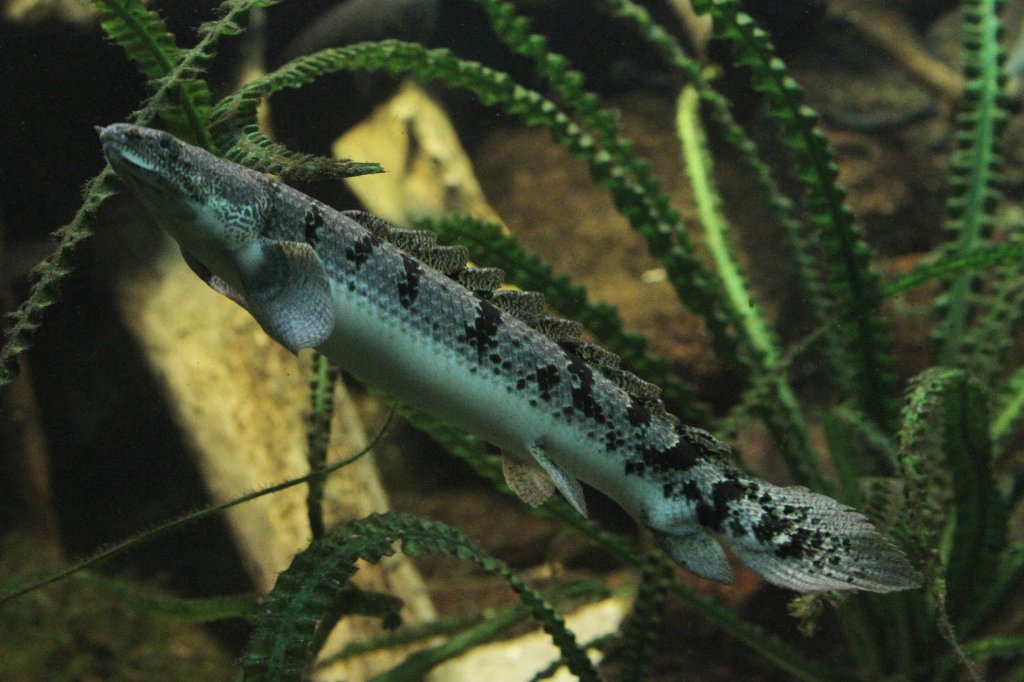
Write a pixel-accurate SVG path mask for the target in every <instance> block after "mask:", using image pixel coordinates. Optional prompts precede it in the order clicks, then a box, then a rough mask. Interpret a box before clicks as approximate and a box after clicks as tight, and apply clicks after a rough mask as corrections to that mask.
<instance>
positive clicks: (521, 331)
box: [97, 123, 919, 593]
mask: <svg viewBox="0 0 1024 682" xmlns="http://www.w3.org/2000/svg"><path fill="white" fill-rule="evenodd" d="M97 130H98V131H99V137H100V141H101V144H102V148H103V153H104V155H105V156H106V158H107V160H108V161H109V163H110V165H111V167H112V168H113V169H114V171H115V173H116V174H117V176H118V178H120V180H121V182H122V183H123V184H124V186H125V187H126V188H127V189H128V190H129V192H130V193H131V194H133V195H134V196H135V197H136V198H137V199H138V201H139V202H140V203H141V204H142V206H143V207H145V208H146V210H147V211H148V212H149V213H150V214H151V215H152V216H153V218H155V219H156V221H157V222H158V223H160V225H161V226H162V227H163V228H164V229H165V230H166V231H167V232H168V233H169V234H170V236H171V237H173V238H174V240H175V241H176V242H177V243H178V246H179V248H180V250H181V254H182V256H183V257H184V259H185V261H186V262H187V263H188V265H189V266H190V267H191V268H192V270H193V271H194V272H195V273H196V275H198V276H199V278H200V279H202V280H203V281H204V282H206V284H207V285H209V286H210V287H212V288H213V289H214V290H216V291H218V292H219V293H221V294H222V295H224V296H226V297H228V298H230V299H231V300H233V301H235V302H236V303H237V304H239V305H241V306H242V307H244V308H245V309H246V310H247V311H248V312H249V314H251V315H252V316H253V317H254V318H255V319H256V321H257V322H258V323H259V324H260V326H261V327H262V328H263V329H264V331H266V333H267V334H268V335H269V336H270V337H272V338H273V339H274V340H276V341H277V342H278V343H280V344H281V345H283V346H285V347H286V348H288V349H289V350H291V351H292V352H295V353H298V352H299V351H300V350H302V349H305V348H313V349H316V350H317V351H318V352H320V353H322V354H324V355H325V356H327V357H328V358H330V359H331V360H332V361H334V362H335V363H336V364H337V365H339V366H340V367H342V368H343V369H345V370H347V371H348V372H349V373H350V374H351V375H353V376H355V377H356V378H357V379H359V380H360V381H363V382H365V383H367V384H370V385H373V386H376V387H378V388H381V389H383V390H384V391H386V392H388V393H390V394H391V395H392V396H394V397H395V398H397V399H398V400H401V401H404V402H405V403H406V404H408V405H410V406H412V407H414V408H416V409H419V410H422V411H423V412H425V413H427V414H430V415H432V416H434V417H436V418H438V419H440V420H443V421H445V422H448V423H450V424H453V425H455V426H457V427H458V428H460V429H463V430H465V431H466V432H469V433H471V434H474V435H476V436H478V437H480V438H482V439H483V440H485V441H487V442H488V443H491V444H492V445H494V446H495V447H496V448H498V450H500V451H501V453H502V466H503V470H504V474H505V479H506V481H507V483H508V485H509V487H510V488H511V489H512V490H513V491H514V492H515V493H516V494H517V495H519V497H520V498H522V499H523V501H525V502H526V503H527V504H529V505H534V506H535V505H538V504H541V503H542V502H544V501H545V500H547V499H548V498H549V497H550V496H551V495H552V494H554V492H555V491H558V492H559V493H560V494H561V495H562V496H563V497H564V498H565V499H566V500H567V501H568V502H569V504H571V505H572V506H573V507H574V508H575V509H576V510H577V511H578V512H579V513H580V514H582V515H584V516H585V515H586V514H587V507H586V499H585V495H584V491H583V487H582V485H581V482H582V483H585V484H587V485H588V486H590V487H592V488H594V489H596V490H597V491H599V492H600V493H602V494H604V495H606V496H607V497H609V498H611V499H612V500H614V501H615V502H616V503H617V504H618V505H619V506H620V507H622V508H623V509H624V510H625V511H626V512H627V513H628V514H629V515H630V516H631V517H633V518H634V519H635V520H636V521H637V522H638V523H639V524H640V525H642V526H643V527H645V528H647V529H649V530H650V532H651V533H652V534H653V537H654V539H655V540H656V542H657V543H658V545H659V546H660V547H661V548H663V549H664V550H665V551H666V552H667V553H668V555H669V556H670V557H671V558H672V559H673V560H674V561H675V562H676V563H678V564H679V565H680V566H682V567H684V568H686V569H688V570H689V571H691V572H693V573H695V574H697V575H699V576H702V577H704V578H707V579H709V580H713V581H718V582H730V581H731V580H732V578H733V572H732V567H731V564H730V562H729V559H728V557H727V555H726V553H725V550H724V548H723V543H724V544H725V545H728V546H729V547H730V548H731V549H732V551H733V553H734V554H735V555H736V557H737V558H738V559H739V560H740V561H741V562H742V563H743V564H745V565H747V566H748V567H750V568H751V569H752V570H754V571H755V572H756V573H758V574H760V575H761V576H762V577H763V578H764V579H765V580H767V581H768V582H770V583H773V584H775V585H778V586H780V587H783V588H788V589H792V590H796V591H799V592H820V591H826V590H848V589H857V590H865V591H871V592H881V593H885V592H892V591H896V590H904V589H910V588H913V587H915V586H917V585H918V584H919V577H918V574H917V573H916V571H915V570H914V568H913V567H912V566H911V564H910V562H909V561H908V559H907V558H906V556H905V555H904V554H903V553H902V552H901V551H900V550H899V549H898V548H897V547H896V546H895V545H894V544H892V543H891V542H890V541H889V540H888V539H887V538H886V537H885V536H883V535H882V534H881V533H879V532H878V531H877V530H876V529H875V528H874V527H873V526H872V524H871V523H870V522H869V520H868V519H867V518H866V517H865V516H863V515H862V514H860V513H858V512H857V511H855V510H854V509H852V508H850V507H848V506H846V505H843V504H841V503H840V502H838V501H836V500H834V499H832V498H830V497H827V496H825V495H821V494H818V493H815V492H812V491H810V490H808V489H806V488H802V487H783V486H778V485H774V484H772V483H769V482H767V481H764V480H761V479H758V478H756V477H754V476H752V475H749V474H746V473H744V472H741V471H740V470H739V469H737V468H736V467H735V466H733V465H732V464H731V463H730V462H729V461H728V452H729V449H728V447H727V446H726V445H725V444H724V443H722V442H721V441H718V440H717V439H715V438H714V437H713V436H712V435H711V434H709V433H708V432H706V431H704V430H701V429H699V428H696V427H692V426H687V425H684V424H682V423H681V422H680V420H679V419H677V418H676V417H674V416H673V415H671V414H669V413H668V412H667V411H666V409H665V407H664V405H663V403H662V401H661V400H660V398H659V389H658V388H657V387H656V386H654V385H653V384H650V383H647V382H645V381H643V380H642V379H640V378H638V377H637V376H636V375H634V374H632V373H630V372H628V371H626V370H624V369H622V368H621V367H619V358H618V357H617V356H615V355H614V354H612V353H610V352H609V351H607V350H604V349H602V348H601V347H600V346H597V345H595V344H593V343H589V342H585V341H581V340H580V334H581V331H582V327H581V325H579V323H576V322H573V321H569V320H564V319H561V318H557V317H553V316H550V315H548V314H546V310H545V305H544V298H543V296H542V295H541V294H539V293H537V292H529V291H517V290H510V289H502V288H499V287H500V286H501V283H502V281H503V279H504V273H503V272H502V271H501V270H499V269H497V268H486V267H472V266H470V265H468V264H467V252H466V250H465V249H464V248H462V247H459V246H441V245H438V244H437V242H436V235H435V234H433V233H431V232H429V231H424V230H408V229H403V228H400V227H396V226H393V225H390V224H388V223H387V222H385V221H383V220H381V219H379V218H377V217H376V216H373V215H371V214H368V213H365V212H362V211H339V210H336V209H334V208H331V207H330V206H327V205H325V204H323V203H321V202H319V201H317V200H316V199H314V198H312V197H309V196H307V195H305V194H303V193H301V192H299V191H298V190H296V189H294V188H292V187H289V186H288V185H286V184H283V183H281V182H278V181H277V180H274V179H272V178H269V177H267V176H265V175H262V174H260V173H258V172H256V171H254V170H252V169H249V168H246V167H244V166H241V165H238V164H235V163H232V162H230V161H227V160H225V159H222V158H219V157H217V156H216V155H214V154H212V153H210V152H208V151H206V150H205V149H202V148H199V147H195V146H192V145H189V144H187V143H185V142H183V141H181V140H179V139H177V138H175V137H174V136H172V135H170V134H169V133H166V132H163V131H159V130H155V129H151V128H146V127H141V126H136V125H132V124H127V123H115V124H112V125H108V126H106V127H103V128H97ZM720 541H721V542H720Z"/></svg>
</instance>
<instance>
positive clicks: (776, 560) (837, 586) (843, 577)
mask: <svg viewBox="0 0 1024 682" xmlns="http://www.w3.org/2000/svg"><path fill="white" fill-rule="evenodd" d="M737 480H738V482H739V483H740V484H741V487H742V488H743V489H745V490H746V491H747V492H746V493H745V494H743V495H742V496H740V497H736V498H734V499H733V500H731V501H730V502H729V503H728V504H727V511H726V513H725V517H724V520H722V522H721V523H720V524H719V525H718V528H716V530H718V531H719V532H720V533H721V534H722V536H723V538H724V539H725V540H726V542H727V543H728V544H729V546H730V547H731V548H732V550H733V551H734V552H735V553H736V556H737V557H738V558H739V559H740V560H741V561H742V562H743V563H744V564H746V565H747V566H749V567H750V568H751V569H753V570H754V571H755V572H756V573H758V574H760V575H761V576H762V577H763V578H764V579H765V580H767V581H768V582H770V583H773V584H775V585H779V586H781V587H786V588H789V589H792V590H797V591H800V592H818V591H824V590H850V589H857V590H866V591H869V592H895V591H897V590H905V589H910V588H913V587H917V586H918V585H920V577H919V576H918V574H917V572H916V571H915V570H914V569H913V567H912V566H911V565H910V562H909V561H908V560H907V558H906V556H905V555H904V554H903V553H902V552H901V551H900V550H899V549H897V548H896V546H895V545H893V544H892V543H891V542H890V541H889V540H888V539H887V538H886V537H885V536H883V535H882V534H881V533H879V532H878V531H877V530H876V529H875V528H874V526H872V525H871V522H870V521H868V519H867V517H865V516H864V515H862V514H860V513H859V512H857V511H855V510H854V509H852V508H850V507H847V506H846V505H843V504H841V503H839V502H837V501H836V500H833V499H832V498H830V497H827V496H825V495H820V494H818V493H814V492H811V491H810V490H807V489H806V488H800V487H787V488H783V487H778V486H774V485H772V484H770V483H766V482H764V481H760V480H757V479H753V478H745V477H738V479H737ZM712 493H713V494H712V499H715V495H714V486H712Z"/></svg>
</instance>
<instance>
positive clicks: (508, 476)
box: [501, 454, 555, 507]
mask: <svg viewBox="0 0 1024 682" xmlns="http://www.w3.org/2000/svg"><path fill="white" fill-rule="evenodd" d="M501 468H502V470H503V471H504V472H505V482H506V483H508V487H509V488H511V489H512V492H514V493H515V494H516V495H518V496H519V499H521V500H522V501H523V502H525V503H526V504H528V505H530V506H531V507H536V506H537V505H540V504H543V503H544V501H545V500H547V499H548V498H549V497H551V495H552V493H554V492H555V484H554V483H553V482H552V481H551V479H550V478H549V477H548V475H547V474H546V473H544V471H543V470H542V469H541V468H540V467H538V466H537V465H536V464H534V463H533V462H522V461H520V460H518V459H516V458H514V457H512V456H511V455H504V454H503V455H502V456H501Z"/></svg>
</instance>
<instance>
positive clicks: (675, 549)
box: [651, 528, 732, 583]
mask: <svg viewBox="0 0 1024 682" xmlns="http://www.w3.org/2000/svg"><path fill="white" fill-rule="evenodd" d="M651 532H652V533H654V539H655V540H656V541H657V542H658V546H659V547H661V548H662V549H663V550H665V553H666V554H668V555H669V556H670V557H671V558H672V560H673V561H675V562H676V563H677V564H679V565H681V566H683V567H684V568H686V569H687V570H688V571H690V572H692V573H696V574H697V575H699V576H700V577H702V578H707V579H708V580H713V581H715V582H716V583H731V582H732V567H730V566H729V560H728V559H727V558H726V556H725V550H723V549H722V546H721V545H720V544H718V541H717V540H715V538H713V537H712V536H711V534H710V533H708V532H707V531H706V530H704V529H703V528H695V529H694V530H693V531H692V532H688V533H680V534H675V533H666V532H664V531H660V530H655V529H654V528H652V529H651Z"/></svg>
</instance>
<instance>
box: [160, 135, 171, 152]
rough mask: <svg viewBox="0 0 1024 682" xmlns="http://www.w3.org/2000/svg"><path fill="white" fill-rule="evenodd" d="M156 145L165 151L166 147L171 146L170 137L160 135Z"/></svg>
mask: <svg viewBox="0 0 1024 682" xmlns="http://www.w3.org/2000/svg"><path fill="white" fill-rule="evenodd" d="M157 145H158V146H159V147H160V149H163V150H164V151H167V150H168V149H170V148H171V138H169V137H165V136H161V137H160V139H158V140H157Z"/></svg>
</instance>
